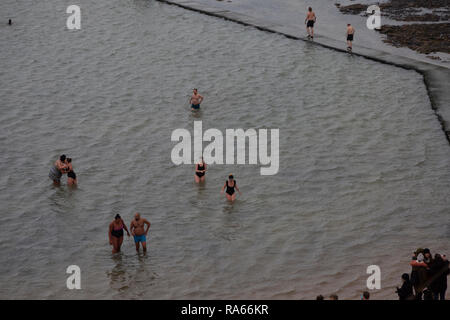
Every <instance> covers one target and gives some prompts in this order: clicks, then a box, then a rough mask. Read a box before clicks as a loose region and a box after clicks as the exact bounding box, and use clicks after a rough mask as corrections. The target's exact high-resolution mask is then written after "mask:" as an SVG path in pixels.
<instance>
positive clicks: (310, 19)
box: [305, 7, 317, 39]
mask: <svg viewBox="0 0 450 320" xmlns="http://www.w3.org/2000/svg"><path fill="white" fill-rule="evenodd" d="M316 20H317V18H316V14H315V13H314V11H312V8H311V7H309V8H308V13H307V14H306V19H305V24H306V32H307V33H308V39H314V23H315V22H316Z"/></svg>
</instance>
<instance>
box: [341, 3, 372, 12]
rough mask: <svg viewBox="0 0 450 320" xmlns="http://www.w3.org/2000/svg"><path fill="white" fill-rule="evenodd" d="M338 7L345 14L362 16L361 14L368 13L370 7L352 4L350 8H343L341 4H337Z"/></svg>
mask: <svg viewBox="0 0 450 320" xmlns="http://www.w3.org/2000/svg"><path fill="white" fill-rule="evenodd" d="M336 7H338V8H339V11H341V12H342V13H343V14H360V13H361V12H366V10H367V8H368V7H369V6H368V5H365V4H359V3H357V4H351V5H348V6H341V5H340V4H338V3H337V4H336Z"/></svg>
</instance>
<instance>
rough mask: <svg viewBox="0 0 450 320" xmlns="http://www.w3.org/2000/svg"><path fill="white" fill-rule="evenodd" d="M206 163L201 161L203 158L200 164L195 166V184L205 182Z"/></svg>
mask: <svg viewBox="0 0 450 320" xmlns="http://www.w3.org/2000/svg"><path fill="white" fill-rule="evenodd" d="M205 173H206V163H205V161H203V157H202V158H201V159H200V162H199V163H197V164H196V165H195V176H194V177H195V182H197V183H200V182H205Z"/></svg>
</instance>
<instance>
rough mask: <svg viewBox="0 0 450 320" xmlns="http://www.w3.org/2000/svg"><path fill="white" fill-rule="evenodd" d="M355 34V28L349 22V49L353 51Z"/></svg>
mask: <svg viewBox="0 0 450 320" xmlns="http://www.w3.org/2000/svg"><path fill="white" fill-rule="evenodd" d="M354 34H355V28H353V26H352V25H351V24H350V23H349V24H347V51H348V52H352V50H353V48H352V42H353V35H354Z"/></svg>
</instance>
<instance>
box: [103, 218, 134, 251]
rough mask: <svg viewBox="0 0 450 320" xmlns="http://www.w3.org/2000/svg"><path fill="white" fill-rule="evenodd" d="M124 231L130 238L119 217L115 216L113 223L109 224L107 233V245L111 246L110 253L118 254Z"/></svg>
mask: <svg viewBox="0 0 450 320" xmlns="http://www.w3.org/2000/svg"><path fill="white" fill-rule="evenodd" d="M124 229H125V231H126V232H127V235H128V236H130V233H129V232H128V229H127V226H126V225H125V223H124V222H123V220H122V218H121V217H120V215H118V214H117V215H116V217H115V218H114V221H113V222H111V223H110V224H109V231H108V237H109V244H110V245H112V246H113V249H112V253H117V252H120V247H121V246H122V242H123V230H124Z"/></svg>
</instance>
